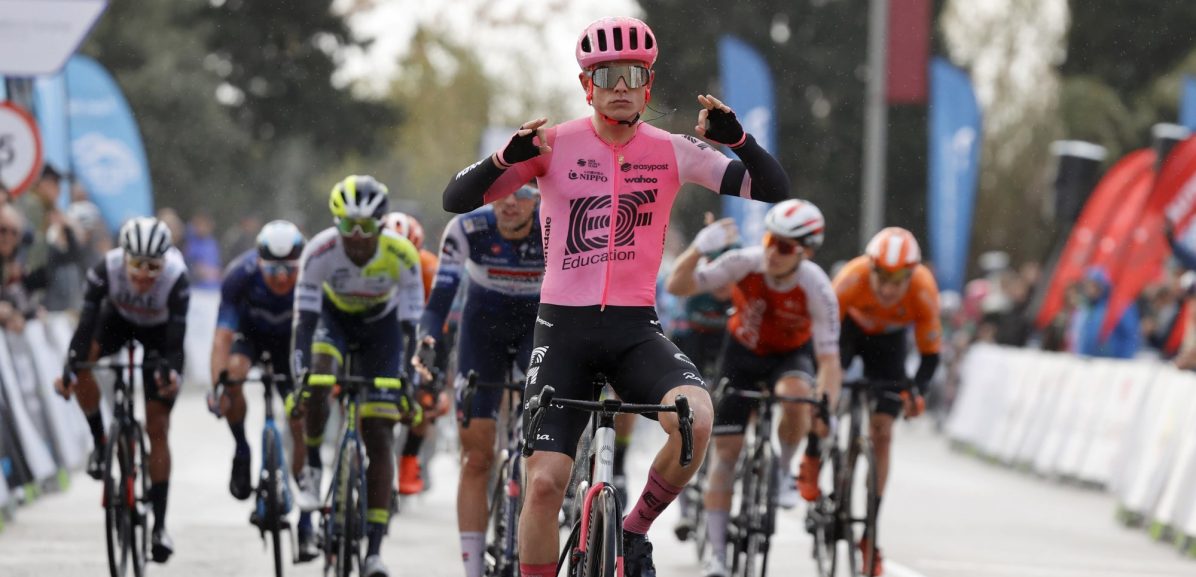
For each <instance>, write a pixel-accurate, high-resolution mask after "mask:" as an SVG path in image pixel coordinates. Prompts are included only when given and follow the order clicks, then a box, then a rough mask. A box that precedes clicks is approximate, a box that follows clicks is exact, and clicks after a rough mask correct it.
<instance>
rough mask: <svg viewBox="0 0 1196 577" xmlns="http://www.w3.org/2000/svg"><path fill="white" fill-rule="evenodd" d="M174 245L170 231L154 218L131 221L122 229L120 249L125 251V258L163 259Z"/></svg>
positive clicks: (144, 217) (143, 217)
mask: <svg viewBox="0 0 1196 577" xmlns="http://www.w3.org/2000/svg"><path fill="white" fill-rule="evenodd" d="M172 244H173V243H171V241H170V229H168V228H166V225H165V224H164V223H163V222H162V221H160V220H158V219H156V218H154V217H152V216H142V217H137V218H134V219H131V220H129V221H128V222H126V223H125V225H124V226H122V227H121V229H120V248H122V249H124V251H125V256H130V257H134V258H162V255H165V254H166V251H168V250H170V247H171V246H172Z"/></svg>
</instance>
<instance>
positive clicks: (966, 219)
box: [927, 58, 983, 292]
mask: <svg viewBox="0 0 1196 577" xmlns="http://www.w3.org/2000/svg"><path fill="white" fill-rule="evenodd" d="M929 116H930V174H929V180H930V182H929V194H930V198H929V199H928V200H927V207H928V211H927V212H928V215H929V219H930V222H929V225H930V226H929V229H928V230H929V234H930V260H931V261H932V262H933V263H934V267H935V277H936V278H937V280H938V284H939V288H941V289H942V290H952V291H956V292H962V290H963V283H964V275H965V274H966V272H967V258H968V242H969V240H970V235H971V228H972V208H973V205H974V204H975V199H976V186H977V181H978V177H979V174H980V141H981V139H982V137H983V132H982V130H981V118H980V106H979V104H977V102H976V94H975V92H974V91H973V90H972V81H971V79H970V78H968V74H967V73H966V72H964V71H963V70H960V69H959V68H957V67H955V66H954V65H952V64H951V63H950V62H948V61H947V60H945V59H943V58H935V59H934V60H933V61H932V63H931V65H930V115H929Z"/></svg>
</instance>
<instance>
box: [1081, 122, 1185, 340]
mask: <svg viewBox="0 0 1196 577" xmlns="http://www.w3.org/2000/svg"><path fill="white" fill-rule="evenodd" d="M1164 215H1166V217H1167V218H1168V219H1170V220H1171V222H1173V223H1175V230H1176V231H1182V230H1184V229H1185V228H1187V226H1188V225H1189V224H1190V223H1191V221H1192V217H1193V215H1196V138H1189V139H1188V140H1185V141H1183V142H1181V143H1179V144H1177V145H1176V146H1175V148H1174V149H1172V151H1171V154H1170V155H1169V156H1168V157H1167V161H1166V162H1165V163H1163V168H1162V171H1161V173H1160V174H1159V177H1158V178H1157V179H1156V184H1155V187H1154V190H1153V191H1151V194H1150V198H1149V200H1148V201H1147V204H1146V206H1145V208H1144V210H1143V211H1142V215H1141V217H1140V218H1139V219H1138V220H1137V222H1136V223H1135V226H1134V227H1133V229H1132V230H1131V231H1130V234H1129V235H1127V236H1126V238H1125V239H1124V240H1125V243H1124V244H1125V246H1124V248H1123V250H1122V251H1121V252H1120V254H1119V255H1118V258H1117V260H1116V262H1115V263H1114V266H1113V267H1111V268H1110V270H1109V273H1110V278H1112V279H1113V293H1112V295H1111V296H1110V297H1109V308H1108V310H1107V311H1105V319H1104V322H1102V323H1101V338H1104V337H1107V336H1108V335H1109V333H1111V332H1112V331H1113V328H1114V327H1115V326H1117V321H1118V319H1120V318H1121V315H1122V314H1124V313H1125V310H1126V309H1127V308H1129V306H1130V304H1131V303H1133V302H1134V299H1137V298H1138V295H1139V294H1141V293H1142V289H1144V288H1146V286H1147V285H1148V284H1150V283H1151V282H1154V281H1155V280H1157V279H1158V278H1159V277H1160V276H1162V274H1163V263H1165V262H1166V261H1167V256H1168V255H1170V254H1171V247H1169V246H1168V245H1167V239H1166V238H1165V237H1164V236H1163V218H1164ZM1177 234H1178V233H1177Z"/></svg>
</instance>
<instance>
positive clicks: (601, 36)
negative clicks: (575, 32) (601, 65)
mask: <svg viewBox="0 0 1196 577" xmlns="http://www.w3.org/2000/svg"><path fill="white" fill-rule="evenodd" d="M606 50H607V47H606V30H599V31H598V51H599V52H606Z"/></svg>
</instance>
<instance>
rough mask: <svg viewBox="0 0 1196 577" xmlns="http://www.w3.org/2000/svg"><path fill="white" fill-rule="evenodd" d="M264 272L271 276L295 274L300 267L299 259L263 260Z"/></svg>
mask: <svg viewBox="0 0 1196 577" xmlns="http://www.w3.org/2000/svg"><path fill="white" fill-rule="evenodd" d="M261 268H262V274H263V275H266V276H268V277H271V276H288V275H291V274H294V273H295V271H296V270H298V269H299V261H294V260H267V261H262V265H261Z"/></svg>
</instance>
